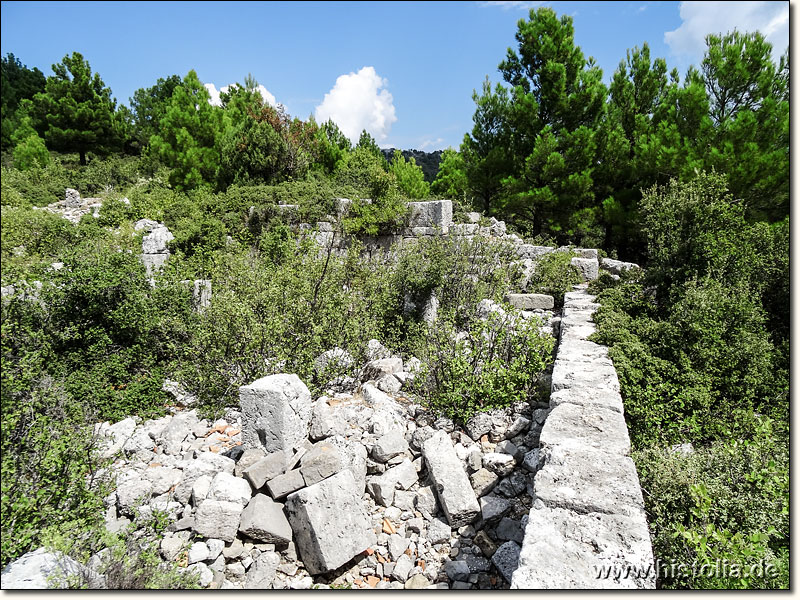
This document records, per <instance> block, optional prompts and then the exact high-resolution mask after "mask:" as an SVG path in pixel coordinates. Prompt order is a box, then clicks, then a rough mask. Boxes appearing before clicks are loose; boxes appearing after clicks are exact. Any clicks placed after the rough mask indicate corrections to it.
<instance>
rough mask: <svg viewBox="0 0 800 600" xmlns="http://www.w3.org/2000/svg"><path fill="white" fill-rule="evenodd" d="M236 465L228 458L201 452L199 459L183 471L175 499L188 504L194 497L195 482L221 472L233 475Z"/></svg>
mask: <svg viewBox="0 0 800 600" xmlns="http://www.w3.org/2000/svg"><path fill="white" fill-rule="evenodd" d="M235 465H236V463H235V462H234V461H233V459H231V458H228V457H227V456H222V455H220V454H216V453H214V452H201V453H200V454H199V455H198V457H197V458H196V459H195V460H193V461H192V462H190V463H189V465H188V466H187V467H186V468H185V469H184V470H183V478H182V479H181V482H180V483H179V484H178V486H177V487H176V488H175V499H176V500H177V501H178V502H181V503H183V504H186V503H187V502H188V501H189V498H190V497H191V495H192V487H193V486H194V482H195V481H196V480H197V479H198V478H199V477H202V476H203V475H208V476H209V477H211V478H213V477H214V476H215V475H216V474H217V473H219V472H225V473H233V469H234V467H235Z"/></svg>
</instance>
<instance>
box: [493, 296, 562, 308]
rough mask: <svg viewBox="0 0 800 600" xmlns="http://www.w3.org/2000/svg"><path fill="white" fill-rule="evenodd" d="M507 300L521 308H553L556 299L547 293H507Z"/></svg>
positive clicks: (515, 306)
mask: <svg viewBox="0 0 800 600" xmlns="http://www.w3.org/2000/svg"><path fill="white" fill-rule="evenodd" d="M505 301H506V302H508V303H509V304H510V305H511V306H513V307H514V308H518V309H519V310H553V307H554V306H555V300H554V299H553V297H552V296H548V295H546V294H506V297H505Z"/></svg>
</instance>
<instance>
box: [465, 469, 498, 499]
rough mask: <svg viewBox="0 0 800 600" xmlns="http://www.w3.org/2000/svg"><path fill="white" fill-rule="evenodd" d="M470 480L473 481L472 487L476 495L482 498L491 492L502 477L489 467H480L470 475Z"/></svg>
mask: <svg viewBox="0 0 800 600" xmlns="http://www.w3.org/2000/svg"><path fill="white" fill-rule="evenodd" d="M469 480H470V482H471V483H472V489H473V490H475V495H476V496H477V497H479V498H480V497H481V496H485V495H486V494H488V493H489V492H491V491H492V489H493V488H494V486H495V485H497V482H498V481H500V478H499V477H498V476H497V474H495V473H492V472H491V471H490V470H489V469H484V468H480V469H478V470H477V471H475V472H474V473H473V474H472V475H470V477H469Z"/></svg>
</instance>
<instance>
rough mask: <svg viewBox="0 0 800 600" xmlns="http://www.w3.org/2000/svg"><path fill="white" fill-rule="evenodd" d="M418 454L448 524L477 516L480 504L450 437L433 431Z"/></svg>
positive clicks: (453, 524) (468, 521) (454, 523)
mask: <svg viewBox="0 0 800 600" xmlns="http://www.w3.org/2000/svg"><path fill="white" fill-rule="evenodd" d="M422 454H423V456H424V457H425V463H426V464H427V466H428V474H429V475H430V477H431V479H432V481H433V484H434V485H433V487H434V490H435V491H436V495H437V497H438V498H439V504H440V505H441V506H442V509H443V510H444V513H445V516H446V517H447V521H448V523H450V526H451V527H460V526H462V525H468V524H469V523H471V522H472V521H473V520H474V519H475V517H477V516H478V513H479V512H480V506H479V505H478V499H477V497H476V496H475V492H474V491H473V489H472V486H471V485H470V481H469V478H468V477H467V473H466V471H464V468H463V466H462V465H461V461H460V460H459V459H458V456H456V451H455V449H454V448H453V442H452V440H451V439H450V436H449V435H447V434H446V433H445V432H444V431H437V432H436V433H435V434H433V435H432V436H431V437H430V438H428V439H427V440H426V441H425V443H424V444H423V449H422Z"/></svg>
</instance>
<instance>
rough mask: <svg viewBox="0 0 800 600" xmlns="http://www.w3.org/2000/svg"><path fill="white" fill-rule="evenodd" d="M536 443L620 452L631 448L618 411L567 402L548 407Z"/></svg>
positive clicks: (622, 419) (622, 418) (622, 452)
mask: <svg viewBox="0 0 800 600" xmlns="http://www.w3.org/2000/svg"><path fill="white" fill-rule="evenodd" d="M539 444H540V445H541V446H542V447H550V446H563V447H565V448H571V449H575V450H597V451H598V452H602V453H603V454H620V455H623V456H627V455H628V454H630V451H631V441H630V438H629V437H628V427H627V425H626V424H625V417H623V416H622V414H621V413H619V412H616V411H613V410H607V409H605V408H600V407H597V406H589V407H587V406H579V405H577V404H568V403H564V404H560V405H559V406H556V407H555V408H554V409H553V410H551V411H550V414H549V415H548V417H547V421H545V423H544V427H542V432H541V434H540V435H539Z"/></svg>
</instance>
